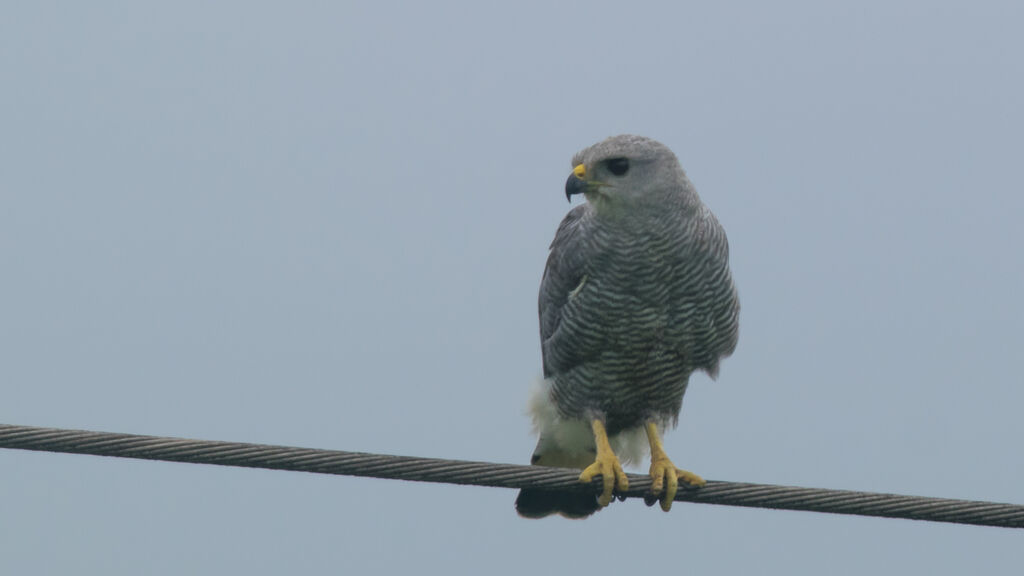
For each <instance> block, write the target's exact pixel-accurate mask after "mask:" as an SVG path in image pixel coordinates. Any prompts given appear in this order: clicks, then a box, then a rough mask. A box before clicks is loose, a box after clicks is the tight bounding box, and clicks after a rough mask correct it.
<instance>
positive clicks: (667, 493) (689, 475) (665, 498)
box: [647, 423, 705, 512]
mask: <svg viewBox="0 0 1024 576" xmlns="http://www.w3.org/2000/svg"><path fill="white" fill-rule="evenodd" d="M647 439H648V441H650V443H651V494H652V495H654V496H658V495H661V498H660V501H661V509H662V510H664V511H665V512H668V511H669V510H671V509H672V501H673V500H675V498H676V492H677V491H678V490H679V482H680V481H681V482H683V483H684V484H686V485H688V486H690V487H692V488H699V487H701V486H703V485H704V484H705V482H704V479H703V478H701V477H700V476H698V475H696V474H694V473H693V472H688V471H686V470H682V469H680V468H676V465H675V464H673V463H672V461H671V460H669V458H668V455H666V454H665V449H664V448H663V447H662V445H661V437H660V436H659V435H658V429H657V427H656V426H655V425H654V424H653V423H649V424H647ZM648 503H649V504H653V503H654V499H653V498H652V499H651V500H650V501H649V502H648Z"/></svg>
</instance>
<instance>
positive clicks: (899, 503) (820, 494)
mask: <svg viewBox="0 0 1024 576" xmlns="http://www.w3.org/2000/svg"><path fill="white" fill-rule="evenodd" d="M0 448H10V449H17V450H33V451H42V452H60V453H68V454H89V455H93V456H110V457H116V458H134V459H141V460H161V461H168V462H182V463H189V464H212V465H217V466H237V467H244V468H266V469H271V470H291V471H296V472H311V473H315V474H336V475H345V476H362V477H369V478H386V479H392V480H409V481H418V482H439V483H448V484H460V485H475V486H491V487H497V488H540V489H548V490H573V491H577V490H591V491H593V492H595V493H597V492H599V491H600V484H601V479H600V478H598V479H595V480H594V482H592V483H591V484H589V485H586V484H581V483H580V482H579V481H578V480H577V478H578V476H579V471H574V470H570V469H565V468H547V467H543V466H524V465H518V464H496V463H491V462H471V461H465V460H443V459H439V458H420V457H413V456H391V455H385V454H368V453H364V452H345V451H341V450H320V449H313V448H296V447H290V446H273V445H266V444H250V443H243V442H223V441H214V440H189V439H184V438H168V437H161V436H142V435H136V434H119V433H111V432H92V431H87V430H67V429H61V428H40V427H34V426H15V425H10V424H0ZM629 485H630V489H629V490H628V491H626V492H624V493H623V494H621V495H620V496H622V497H625V498H636V497H640V498H642V497H643V496H644V495H645V494H646V493H647V492H648V491H649V490H650V486H651V479H650V477H648V476H642V475H638V474H630V475H629ZM675 500H676V501H678V502H694V503H701V504H721V505H727V506H742V507H747V508H767V509H774V510H802V511H808V512H826V513H832V514H853V515H858V516H877V517H883V518H906V519H911V520H927V521H931V522H950V523H956V524H974V525H979V526H1000V527H1008V528H1024V506H1022V505H1018V504H1003V503H996V502H982V501H971V500H954V499H949V498H931V497H924V496H905V495H899V494H882V493H874V492H857V491H852V490H830V489H823V488H800V487H795V486H777V485H771V484H751V483H744V482H722V481H709V482H708V483H707V485H706V486H704V487H703V488H699V489H682V487H681V488H680V490H679V492H678V493H677V494H676V498H675Z"/></svg>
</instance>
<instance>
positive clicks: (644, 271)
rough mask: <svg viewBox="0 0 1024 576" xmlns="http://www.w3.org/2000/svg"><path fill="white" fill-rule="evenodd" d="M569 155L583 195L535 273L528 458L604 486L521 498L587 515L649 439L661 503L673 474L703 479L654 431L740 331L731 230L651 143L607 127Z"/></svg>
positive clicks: (575, 185) (531, 506)
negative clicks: (535, 375) (601, 136)
mask: <svg viewBox="0 0 1024 576" xmlns="http://www.w3.org/2000/svg"><path fill="white" fill-rule="evenodd" d="M572 166H573V168H572V173H571V174H570V175H569V179H568V181H567V182H566V183H565V194H566V197H567V198H569V199H571V198H572V196H573V195H576V194H583V196H584V197H585V198H586V202H585V203H583V204H581V205H579V206H576V207H575V208H573V209H572V210H570V211H569V213H568V214H567V215H566V217H565V219H564V220H562V223H561V225H560V226H559V227H558V231H557V233H556V234H555V239H554V241H553V242H552V243H551V249H550V253H549V255H548V259H547V266H546V268H545V270H544V276H543V279H542V280H541V285H540V296H539V308H540V336H541V348H542V356H543V365H544V379H543V381H542V382H541V383H540V385H539V386H538V387H537V389H536V390H535V391H534V395H533V397H532V398H531V401H530V412H531V416H532V418H533V422H534V428H535V430H536V432H537V433H538V435H539V439H538V441H537V447H536V449H535V450H534V452H533V458H532V463H533V464H536V465H541V466H561V467H573V468H579V469H581V470H582V472H581V473H580V477H579V479H580V482H584V483H589V482H590V481H591V480H592V479H594V478H595V477H597V476H600V477H601V478H602V481H603V490H602V492H601V493H600V494H599V495H595V494H592V493H589V492H585V491H579V492H557V491H550V490H536V489H526V490H523V491H521V492H520V493H519V497H518V498H517V499H516V509H517V511H518V512H519V514H520V515H522V516H525V517H529V518H539V517H543V516H547V515H549V514H552V513H558V514H561V515H563V516H566V517H570V518H582V517H586V516H588V515H590V514H592V513H593V512H595V511H597V510H598V509H600V508H602V507H604V506H607V505H608V504H609V503H610V502H611V499H612V493H613V492H614V491H616V490H619V491H622V490H627V489H628V487H629V481H628V479H627V477H626V475H625V473H624V472H623V469H622V462H626V463H627V464H628V463H630V462H632V461H636V460H638V459H639V458H640V457H642V456H643V454H644V452H645V451H646V450H648V449H649V451H650V457H651V467H650V475H651V480H652V486H651V489H652V494H651V496H652V497H653V498H657V499H660V502H661V508H662V509H663V510H665V511H668V510H669V509H670V508H671V506H672V501H673V499H674V498H675V494H676V491H677V489H678V485H679V483H680V482H682V483H684V484H687V485H690V486H694V487H697V486H702V485H704V480H703V479H701V477H700V476H698V475H696V474H694V473H692V472H687V471H685V470H681V469H678V468H676V466H675V465H674V464H673V463H672V461H671V460H670V459H669V457H668V455H667V454H666V453H665V450H664V448H663V446H662V438H661V434H662V432H663V431H664V430H665V429H666V428H667V427H669V426H675V425H676V423H677V422H678V419H679V410H680V408H681V406H682V401H683V394H684V393H685V392H686V386H687V383H688V381H689V378H690V374H691V373H693V372H694V371H696V370H703V371H705V372H707V373H708V374H709V375H710V376H711V377H712V378H714V377H715V376H717V373H718V365H719V361H720V360H721V359H722V358H724V357H726V356H729V355H730V354H731V353H732V352H733V350H735V348H736V342H737V339H738V336H739V308H740V307H739V299H738V297H737V293H736V287H735V286H734V285H733V281H732V275H731V273H730V271H729V245H728V241H727V240H726V236H725V230H724V229H723V228H722V226H721V225H720V224H719V223H718V220H717V219H716V218H715V216H714V215H713V214H712V213H711V211H710V210H709V209H708V208H707V207H706V206H705V205H704V204H703V203H702V202H701V199H700V197H699V196H698V195H697V191H696V190H695V189H694V186H693V184H692V183H690V180H689V179H688V178H687V177H686V173H685V172H684V171H683V169H682V167H681V166H680V165H679V161H678V160H677V159H676V156H675V155H674V154H673V153H672V151H671V150H669V149H668V148H667V147H666V146H665V145H663V144H661V143H659V142H656V141H654V140H651V139H649V138H644V137H641V136H631V135H622V136H614V137H611V138H608V139H607V140H604V141H603V142H599V143H597V144H595V145H593V146H591V147H589V148H586V149H584V150H582V151H581V152H579V153H578V154H576V156H575V157H574V158H573V161H572ZM645 437H646V438H645ZM645 440H646V441H645ZM620 457H621V461H620Z"/></svg>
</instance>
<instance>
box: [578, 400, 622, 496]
mask: <svg viewBox="0 0 1024 576" xmlns="http://www.w3.org/2000/svg"><path fill="white" fill-rule="evenodd" d="M590 427H591V428H592V429H593V430H594V442H595V443H596V444H597V458H596V459H594V463H593V464H591V465H590V466H587V468H586V469H585V470H583V472H582V473H581V474H580V482H584V483H587V484H589V483H590V481H591V480H593V479H594V476H597V475H598V474H600V475H601V479H602V480H603V481H604V490H603V491H602V492H601V495H600V496H598V498H597V503H598V504H600V505H601V507H604V506H607V505H608V504H609V503H610V502H611V501H612V490H614V489H615V488H618V489H619V490H629V480H628V479H627V478H626V473H625V472H623V471H622V464H619V459H618V457H616V456H615V452H613V451H612V446H611V444H609V443H608V433H607V432H605V430H604V423H603V422H601V421H600V420H594V421H592V422H591V423H590Z"/></svg>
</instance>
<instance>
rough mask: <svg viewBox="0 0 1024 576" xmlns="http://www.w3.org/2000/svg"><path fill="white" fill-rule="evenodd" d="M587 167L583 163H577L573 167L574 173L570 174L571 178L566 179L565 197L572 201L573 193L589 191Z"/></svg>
mask: <svg viewBox="0 0 1024 576" xmlns="http://www.w3.org/2000/svg"><path fill="white" fill-rule="evenodd" d="M586 177H587V169H586V168H585V167H584V166H583V164H577V165H576V167H575V168H573V169H572V174H569V179H568V180H566V181H565V199H566V200H568V201H570V202H572V196H573V194H583V193H584V192H586V191H587V181H586V180H585V178H586Z"/></svg>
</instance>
